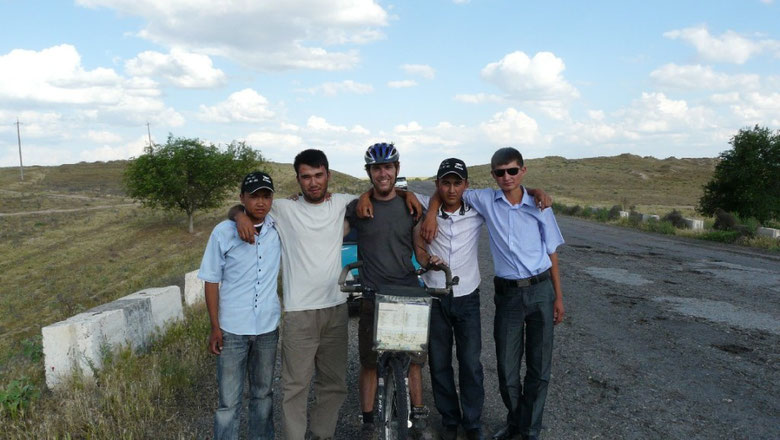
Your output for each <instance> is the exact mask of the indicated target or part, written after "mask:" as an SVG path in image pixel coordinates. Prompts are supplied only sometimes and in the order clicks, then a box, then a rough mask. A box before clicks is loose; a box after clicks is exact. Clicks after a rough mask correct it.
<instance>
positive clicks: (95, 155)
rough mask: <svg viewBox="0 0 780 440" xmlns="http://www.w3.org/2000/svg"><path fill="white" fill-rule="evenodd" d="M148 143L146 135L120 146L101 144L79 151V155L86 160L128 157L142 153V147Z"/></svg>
mask: <svg viewBox="0 0 780 440" xmlns="http://www.w3.org/2000/svg"><path fill="white" fill-rule="evenodd" d="M148 143H149V140H148V138H147V137H146V136H141V137H139V138H138V139H136V140H134V141H131V142H128V143H126V144H124V145H120V146H115V147H112V146H109V145H103V146H101V147H97V148H93V149H88V150H82V151H81V152H80V153H79V157H80V158H81V160H83V161H86V162H95V161H104V162H105V161H109V160H121V159H129V158H131V157H138V156H140V155H142V154H143V153H144V147H146V146H147V145H148Z"/></svg>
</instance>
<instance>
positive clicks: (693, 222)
mask: <svg viewBox="0 0 780 440" xmlns="http://www.w3.org/2000/svg"><path fill="white" fill-rule="evenodd" d="M683 220H685V224H686V225H688V229H693V230H694V231H702V230H704V220H697V219H695V218H685V217H683Z"/></svg>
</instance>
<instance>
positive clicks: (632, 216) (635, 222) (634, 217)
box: [628, 209, 642, 226]
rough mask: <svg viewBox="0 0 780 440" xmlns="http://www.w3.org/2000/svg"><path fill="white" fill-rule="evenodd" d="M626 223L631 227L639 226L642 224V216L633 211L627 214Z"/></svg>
mask: <svg viewBox="0 0 780 440" xmlns="http://www.w3.org/2000/svg"><path fill="white" fill-rule="evenodd" d="M628 223H629V224H630V225H631V226H639V225H640V224H642V214H640V213H638V212H636V211H634V210H633V209H632V210H631V211H629V213H628Z"/></svg>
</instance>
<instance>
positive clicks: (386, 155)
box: [365, 142, 400, 167]
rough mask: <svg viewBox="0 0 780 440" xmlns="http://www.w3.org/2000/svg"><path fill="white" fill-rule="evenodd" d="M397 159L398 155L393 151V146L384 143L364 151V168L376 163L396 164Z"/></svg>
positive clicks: (396, 151)
mask: <svg viewBox="0 0 780 440" xmlns="http://www.w3.org/2000/svg"><path fill="white" fill-rule="evenodd" d="M399 157H400V155H399V154H398V150H396V149H395V145H393V144H387V143H384V142H383V143H381V144H374V145H372V146H370V147H368V150H366V156H365V159H366V166H367V167H368V166H370V165H374V164H378V163H392V162H398V158H399Z"/></svg>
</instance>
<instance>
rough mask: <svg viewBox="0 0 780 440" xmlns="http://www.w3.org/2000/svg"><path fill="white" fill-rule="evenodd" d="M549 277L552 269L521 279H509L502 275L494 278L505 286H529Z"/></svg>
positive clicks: (497, 282)
mask: <svg viewBox="0 0 780 440" xmlns="http://www.w3.org/2000/svg"><path fill="white" fill-rule="evenodd" d="M549 279H550V269H547V270H545V271H544V272H542V273H540V274H539V275H534V276H532V277H528V278H523V279H521V280H508V279H506V278H501V277H495V278H494V280H495V281H496V284H500V285H502V286H504V287H528V286H533V285H534V284H539V283H541V282H542V281H546V280H549Z"/></svg>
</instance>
